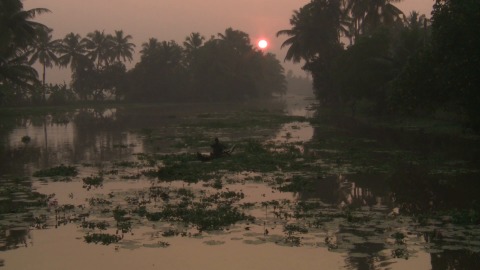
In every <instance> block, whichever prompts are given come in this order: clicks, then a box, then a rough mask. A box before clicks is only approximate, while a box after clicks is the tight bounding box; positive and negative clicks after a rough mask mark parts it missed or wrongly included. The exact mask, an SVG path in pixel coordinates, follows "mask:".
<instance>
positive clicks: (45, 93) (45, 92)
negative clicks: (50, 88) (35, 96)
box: [42, 64, 47, 102]
mask: <svg viewBox="0 0 480 270" xmlns="http://www.w3.org/2000/svg"><path fill="white" fill-rule="evenodd" d="M46 70H47V68H46V65H45V64H43V81H42V82H43V85H42V86H43V87H42V88H43V102H46V101H47V89H46V88H45V73H46Z"/></svg>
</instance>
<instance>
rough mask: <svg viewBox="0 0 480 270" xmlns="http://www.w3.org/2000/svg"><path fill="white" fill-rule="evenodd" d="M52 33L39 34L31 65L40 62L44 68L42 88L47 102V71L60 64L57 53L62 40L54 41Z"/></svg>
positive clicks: (35, 42) (45, 31) (32, 47)
mask: <svg viewBox="0 0 480 270" xmlns="http://www.w3.org/2000/svg"><path fill="white" fill-rule="evenodd" d="M52 31H53V30H51V29H47V30H44V29H41V30H39V32H38V37H37V38H36V39H35V41H34V42H33V44H32V45H31V53H32V54H31V56H30V63H35V62H39V63H40V64H41V65H42V68H43V74H42V88H43V99H44V101H45V100H46V88H45V79H46V69H47V67H48V68H51V67H53V65H55V64H57V63H58V57H57V55H56V51H57V49H58V46H59V45H60V42H61V41H60V40H52Z"/></svg>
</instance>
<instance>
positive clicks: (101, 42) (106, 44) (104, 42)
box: [81, 30, 113, 69]
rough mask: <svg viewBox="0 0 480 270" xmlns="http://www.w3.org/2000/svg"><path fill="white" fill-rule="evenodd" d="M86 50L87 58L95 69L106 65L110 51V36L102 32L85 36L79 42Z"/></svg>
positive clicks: (96, 31) (111, 43)
mask: <svg viewBox="0 0 480 270" xmlns="http://www.w3.org/2000/svg"><path fill="white" fill-rule="evenodd" d="M81 42H83V43H84V46H85V48H86V49H87V50H88V53H87V55H88V57H89V58H90V59H91V60H92V61H93V62H94V63H95V62H96V66H97V69H98V68H100V66H102V65H107V64H108V61H109V53H110V51H111V48H112V45H113V41H112V38H111V36H109V35H106V34H105V33H104V31H102V32H100V31H98V30H95V31H93V32H91V33H88V34H87V37H86V38H85V39H84V40H83V41H81Z"/></svg>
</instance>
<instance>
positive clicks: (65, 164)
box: [0, 96, 480, 270]
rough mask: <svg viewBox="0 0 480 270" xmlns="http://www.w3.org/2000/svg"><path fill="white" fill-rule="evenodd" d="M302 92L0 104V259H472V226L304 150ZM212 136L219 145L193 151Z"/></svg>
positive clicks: (215, 265)
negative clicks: (431, 212)
mask: <svg viewBox="0 0 480 270" xmlns="http://www.w3.org/2000/svg"><path fill="white" fill-rule="evenodd" d="M313 103H314V100H313V99H311V98H305V97H297V96H287V97H285V98H284V99H283V100H282V101H279V102H272V103H271V104H270V103H258V104H248V105H247V104H243V105H242V104H235V105H232V104H215V105H212V104H208V105H206V104H189V105H188V106H187V105H185V104H165V105H158V106H146V105H145V106H138V107H131V106H121V105H119V106H113V107H107V108H100V109H99V108H89V109H76V110H72V111H66V112H65V111H62V112H52V113H48V114H45V115H38V114H36V115H29V114H27V113H19V114H18V115H16V116H12V115H9V116H1V118H2V119H1V120H0V125H1V127H0V128H1V131H0V186H1V187H0V206H1V208H0V265H1V267H0V268H3V269H23V270H29V269H32V270H33V269H48V270H53V269H116V270H122V269H475V267H476V266H478V265H480V264H479V263H480V256H479V254H480V227H479V226H478V225H468V224H467V225H465V224H464V225H459V224H456V223H452V222H450V220H451V219H452V216H451V215H447V214H445V216H443V217H441V218H439V219H435V218H431V217H428V216H427V217H422V218H419V217H418V216H414V215H410V214H409V215H406V214H403V208H402V207H405V204H400V203H399V202H398V201H397V200H398V198H396V196H394V195H393V192H392V188H391V187H390V186H389V184H388V181H387V180H386V179H385V178H386V174H383V173H379V172H378V171H375V170H373V172H372V171H369V170H368V168H369V166H370V165H369V164H367V165H364V166H363V167H362V168H361V169H359V168H358V165H357V164H349V163H348V162H346V161H345V160H344V159H340V158H338V156H339V155H338V153H343V151H344V150H343V149H335V147H332V148H330V147H326V146H325V145H323V146H322V147H317V146H318V144H317V141H321V140H323V139H324V137H323V136H325V134H326V133H325V132H326V131H325V130H322V126H320V125H316V124H315V123H316V122H315V121H311V120H312V118H313V117H314V115H315V110H314V108H315V105H314V104H313ZM269 117H271V118H269ZM272 119H273V120H272ZM322 134H323V135H322ZM215 137H218V138H219V139H220V141H221V142H222V143H225V144H226V145H228V146H229V147H231V146H233V145H235V150H234V151H233V153H232V154H231V156H226V157H224V158H220V159H214V160H211V161H207V162H202V161H199V160H196V158H195V156H196V153H197V152H200V153H203V154H208V152H209V151H210V147H209V146H210V144H211V143H212V142H213V138H215ZM363 143H370V142H369V141H364V142H363ZM350 154H352V153H351V152H350ZM271 155H275V156H273V158H272V157H271ZM380 155H381V154H380ZM263 157H265V158H263ZM242 158H245V159H248V160H243V159H242ZM276 160H278V163H276V162H275V161H276ZM255 162H257V163H255ZM376 162H381V158H380V161H376ZM379 167H381V166H380V165H379ZM52 168H57V169H58V170H59V171H60V172H58V175H55V173H53V172H52V170H50V171H49V169H52ZM72 168H74V169H75V173H73V174H70V175H69V174H66V175H65V171H67V170H69V169H72ZM272 168H273V169H272ZM365 168H367V169H365ZM62 170H63V171H62ZM205 170H206V171H207V172H205ZM41 172H43V173H44V174H42V173H41ZM47 172H50V175H48V173H47ZM353 172H355V173H353ZM359 172H360V173H359ZM62 173H63V174H62ZM197 175H198V179H195V177H196V176H197ZM419 196H422V195H421V193H420V195H419Z"/></svg>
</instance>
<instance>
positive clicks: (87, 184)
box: [82, 176, 103, 190]
mask: <svg viewBox="0 0 480 270" xmlns="http://www.w3.org/2000/svg"><path fill="white" fill-rule="evenodd" d="M82 180H83V188H86V189H87V190H90V189H91V188H98V187H101V186H103V176H89V177H86V178H83V179H82Z"/></svg>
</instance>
